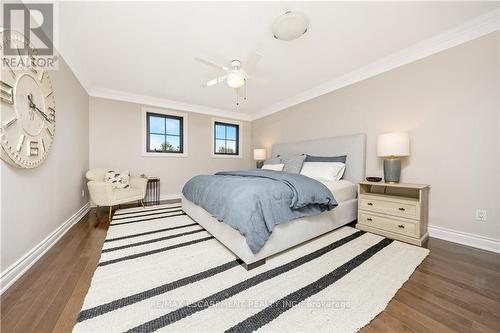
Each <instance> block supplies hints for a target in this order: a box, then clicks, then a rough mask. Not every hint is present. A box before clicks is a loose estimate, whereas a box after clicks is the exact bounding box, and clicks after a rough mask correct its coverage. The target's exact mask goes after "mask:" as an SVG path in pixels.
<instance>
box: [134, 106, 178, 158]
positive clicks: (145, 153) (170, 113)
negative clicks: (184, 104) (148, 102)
mask: <svg viewBox="0 0 500 333" xmlns="http://www.w3.org/2000/svg"><path fill="white" fill-rule="evenodd" d="M148 112H151V113H159V114H163V115H166V116H176V117H181V118H182V148H183V152H182V153H162V152H158V153H152V152H148V151H147V147H146V145H147V139H146V135H149V134H148V133H147V114H148ZM141 134H142V139H141V142H142V148H141V150H142V156H146V157H188V139H187V138H188V115H187V113H184V112H178V111H172V110H165V109H157V108H151V107H142V131H141Z"/></svg>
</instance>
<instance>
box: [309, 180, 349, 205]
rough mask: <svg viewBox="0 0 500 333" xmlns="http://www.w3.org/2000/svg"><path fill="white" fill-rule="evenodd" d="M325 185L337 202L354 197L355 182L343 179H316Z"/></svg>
mask: <svg viewBox="0 0 500 333" xmlns="http://www.w3.org/2000/svg"><path fill="white" fill-rule="evenodd" d="M318 181H319V182H320V183H322V184H323V185H325V186H326V187H327V188H328V189H329V190H330V191H331V192H332V194H333V197H334V198H335V200H336V201H337V202H342V201H348V200H352V199H356V191H357V189H356V184H354V183H353V182H350V181H348V180H345V179H341V180H336V181H328V180H318Z"/></svg>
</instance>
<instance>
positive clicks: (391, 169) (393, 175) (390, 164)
mask: <svg viewBox="0 0 500 333" xmlns="http://www.w3.org/2000/svg"><path fill="white" fill-rule="evenodd" d="M400 177H401V160H400V159H398V158H389V159H385V160H384V181H385V182H386V183H399V178H400Z"/></svg>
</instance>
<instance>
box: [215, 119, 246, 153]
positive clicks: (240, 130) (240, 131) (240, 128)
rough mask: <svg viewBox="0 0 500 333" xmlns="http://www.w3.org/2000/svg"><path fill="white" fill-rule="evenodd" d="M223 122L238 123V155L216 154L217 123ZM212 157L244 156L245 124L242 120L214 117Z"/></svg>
mask: <svg viewBox="0 0 500 333" xmlns="http://www.w3.org/2000/svg"><path fill="white" fill-rule="evenodd" d="M216 122H221V123H226V124H231V125H238V155H223V154H215V152H214V146H215V123H216ZM210 136H211V139H210V157H212V158H243V124H242V123H241V121H236V120H232V119H224V118H212V131H211V132H210Z"/></svg>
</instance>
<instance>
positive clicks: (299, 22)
mask: <svg viewBox="0 0 500 333" xmlns="http://www.w3.org/2000/svg"><path fill="white" fill-rule="evenodd" d="M307 28H309V19H308V18H307V16H306V15H305V14H304V13H302V12H296V11H287V12H285V13H284V14H282V15H280V16H278V17H277V18H276V19H275V20H274V22H273V25H272V33H273V36H274V38H276V39H279V40H287V41H289V40H294V39H297V38H299V37H300V36H302V35H303V34H305V33H306V32H307Z"/></svg>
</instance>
